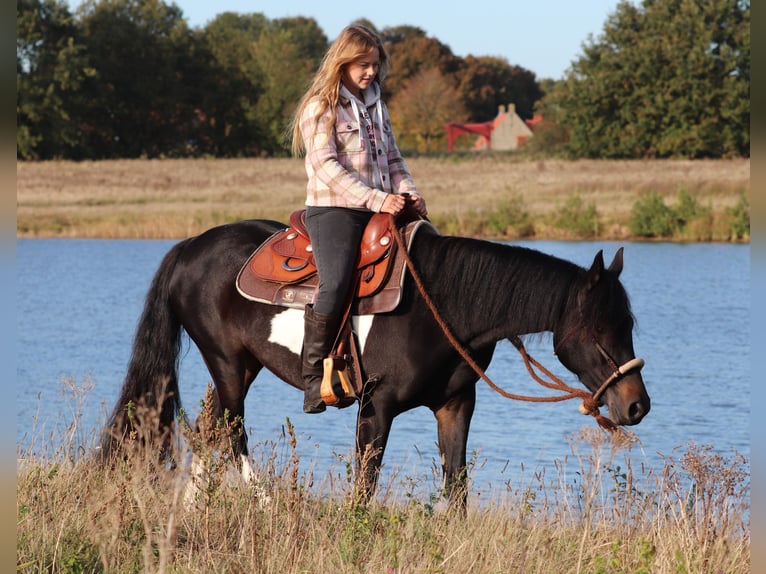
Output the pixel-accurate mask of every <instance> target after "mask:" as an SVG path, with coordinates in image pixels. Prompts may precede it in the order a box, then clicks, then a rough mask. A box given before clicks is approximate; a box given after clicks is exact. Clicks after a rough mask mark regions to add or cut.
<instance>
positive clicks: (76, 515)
mask: <svg viewBox="0 0 766 574" xmlns="http://www.w3.org/2000/svg"><path fill="white" fill-rule="evenodd" d="M208 401H209V397H208ZM136 412H137V413H138V415H137V417H138V418H137V425H136V427H135V429H136V432H135V434H134V436H133V437H132V439H129V440H134V441H136V444H139V443H140V439H141V437H142V431H141V429H142V428H148V427H149V426H151V423H152V422H153V418H154V416H155V413H151V412H149V411H141V409H138V410H137V411H136ZM75 416H76V415H75ZM74 423H75V421H73V424H74ZM180 428H181V431H180V432H181V439H182V440H181V442H180V444H181V445H182V446H181V448H180V455H179V456H178V458H177V466H176V468H174V469H172V470H170V469H168V468H167V466H166V465H165V464H163V463H161V462H160V461H159V460H158V458H157V456H156V453H147V452H144V451H142V450H141V449H136V450H134V451H132V452H134V455H133V456H132V457H130V458H129V459H126V460H121V461H118V462H117V463H116V464H114V465H113V466H111V467H108V466H102V465H99V464H96V462H95V461H94V460H93V458H92V457H91V456H90V454H83V451H82V450H81V448H80V447H81V444H82V443H81V441H80V440H75V438H74V435H71V436H69V438H68V439H67V440H66V441H65V443H64V444H62V445H61V446H60V447H58V448H57V449H56V450H55V452H52V453H48V454H46V455H44V456H40V455H39V453H40V452H41V451H40V450H38V451H37V452H38V454H37V455H35V456H33V455H32V454H31V453H27V452H20V458H19V464H18V478H17V571H18V572H116V573H122V572H138V571H141V572H278V573H292V572H296V573H297V572H313V573H319V574H321V573H323V572H328V573H329V572H332V573H337V572H445V573H447V572H461V573H463V572H519V573H537V572H539V573H549V572H554V571H555V572H560V573H570V572H571V573H579V572H596V573H604V574H607V573H609V574H611V573H614V574H617V573H623V572H633V573H642V572H646V573H648V572H653V573H682V572H685V573H692V572H694V573H711V574H717V573H719V572H726V573H731V574H738V573H746V572H750V513H749V512H750V511H749V485H750V480H749V470H748V462H747V461H746V460H745V459H744V458H743V457H742V456H740V455H738V454H736V453H733V454H731V455H722V454H719V453H716V452H715V451H714V449H713V447H711V446H697V445H693V444H690V445H686V447H685V448H684V449H680V448H679V450H678V452H674V453H671V454H670V455H669V456H667V457H666V458H665V460H664V464H663V467H662V468H643V467H642V468H640V469H636V468H633V467H632V466H631V465H630V464H629V463H626V462H622V461H621V460H620V459H621V453H622V452H624V451H623V450H621V449H624V448H629V443H630V441H628V442H623V443H617V442H615V441H613V440H612V439H611V438H610V435H608V434H606V433H605V432H604V431H601V430H598V429H594V428H589V429H588V430H583V431H581V432H580V433H577V434H575V435H573V436H571V437H569V441H570V448H571V455H569V456H568V457H566V458H565V459H564V460H559V461H556V464H555V470H556V472H555V473H553V476H550V477H549V476H546V474H545V473H544V472H543V473H535V474H534V476H533V477H531V478H530V479H527V480H524V481H523V482H522V483H520V484H516V485H506V491H505V493H504V494H503V495H502V496H500V497H499V498H497V499H496V500H493V501H485V502H484V503H483V504H478V503H476V496H474V497H473V498H472V501H473V504H471V505H470V506H469V510H468V512H467V513H466V514H465V515H463V514H461V513H460V512H454V511H452V510H450V509H449V508H447V507H446V506H445V505H444V503H443V501H441V499H440V496H439V491H438V488H434V490H433V492H432V493H431V494H430V495H427V496H420V497H418V496H414V495H413V494H412V492H410V491H409V490H408V486H407V485H408V484H410V483H411V481H409V480H408V478H407V477H397V478H395V479H392V480H397V481H400V483H399V484H398V485H389V486H388V487H387V488H383V489H382V490H381V493H380V494H379V496H378V497H376V498H375V499H374V500H373V501H372V502H370V503H368V504H362V503H360V502H359V500H357V499H356V498H355V497H354V490H353V474H352V473H351V472H350V470H351V467H350V465H349V464H348V463H347V462H344V461H347V460H348V459H346V458H344V459H343V460H340V459H339V464H340V465H341V469H340V470H339V471H337V470H336V471H332V472H331V473H329V474H328V476H326V477H321V476H314V475H313V473H312V472H305V471H301V470H300V460H299V457H298V455H297V452H298V449H297V440H298V439H297V437H296V433H295V432H294V429H293V427H292V425H291V424H290V421H289V420H287V421H286V425H285V429H286V430H285V434H284V436H282V437H280V438H279V439H278V440H276V441H274V442H273V443H271V448H270V449H266V450H265V451H264V452H265V453H266V456H265V457H263V460H252V461H251V462H252V464H253V466H254V468H255V471H256V475H255V478H254V479H252V480H250V481H248V482H245V481H243V480H242V479H241V478H240V475H239V474H238V473H237V472H235V471H234V467H233V463H232V460H231V457H230V453H229V451H228V450H227V448H226V445H227V441H228V440H229V439H230V437H231V433H233V432H241V428H238V427H237V426H234V427H228V428H227V427H226V426H225V425H222V424H221V423H220V422H219V421H216V420H214V419H213V418H212V417H210V415H209V410H208V409H206V408H204V405H203V409H202V411H201V415H200V424H199V429H200V431H199V433H197V432H192V431H191V430H190V426H189V425H185V424H182V425H180ZM92 442H94V443H95V442H96V441H92ZM192 454H193V456H192ZM626 460H627V459H626ZM192 462H193V464H192ZM572 476H576V477H577V478H576V480H572V478H571V477H572Z"/></svg>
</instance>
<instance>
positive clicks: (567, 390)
mask: <svg viewBox="0 0 766 574" xmlns="http://www.w3.org/2000/svg"><path fill="white" fill-rule="evenodd" d="M390 219H391V221H390V223H391V226H392V229H397V227H396V224H395V221H394V217H393V216H391V217H390ZM393 235H394V237H395V238H396V242H397V244H398V247H399V249H400V250H401V252H402V254H403V256H404V260H405V263H406V264H407V269H408V270H409V271H410V273H411V274H412V278H413V280H414V281H415V285H416V286H417V288H418V291H420V294H421V296H422V297H423V300H424V301H425V302H426V305H427V306H428V308H429V309H430V310H431V313H432V314H433V316H434V319H436V322H437V323H438V324H439V327H441V329H442V331H443V332H444V335H445V336H446V337H447V340H448V341H449V342H450V344H451V345H452V346H453V347H454V349H455V350H456V351H457V352H458V353H459V354H460V356H461V357H462V358H463V360H464V361H465V362H466V363H468V365H469V366H470V367H471V368H472V369H473V370H474V372H475V373H476V374H477V375H479V377H480V378H481V379H482V380H483V381H484V382H485V383H487V385H489V387H490V388H491V389H492V390H494V391H495V392H497V393H498V394H500V395H502V396H503V397H505V398H508V399H513V400H517V401H528V402H538V403H542V402H560V401H566V400H569V399H573V398H580V399H582V403H581V404H580V406H579V410H580V412H581V413H582V414H585V415H591V416H593V417H594V418H595V419H596V421H597V422H598V424H599V425H600V426H601V427H603V428H605V429H606V430H609V431H616V430H617V429H618V428H619V427H618V426H617V425H616V424H615V423H614V422H612V421H611V420H610V419H609V418H607V417H605V416H603V415H601V414H600V412H599V406H600V404H601V397H602V395H603V394H604V392H605V391H606V390H607V389H608V388H609V387H610V386H611V385H613V384H614V383H616V382H617V381H619V380H620V379H621V378H622V377H624V376H625V375H627V374H628V373H630V372H632V371H640V370H641V368H643V366H644V360H643V359H641V358H638V357H635V358H633V359H630V360H629V361H627V362H626V363H624V364H622V365H618V364H617V362H616V361H615V360H614V359H613V358H612V356H611V355H610V354H609V353H608V352H607V350H606V349H604V347H603V346H602V345H601V343H599V342H598V340H597V339H596V337H595V335H591V340H592V341H593V343H594V345H595V346H596V349H597V350H598V352H599V353H600V354H601V355H602V356H603V357H604V359H606V362H607V364H608V365H609V367H610V369H611V370H612V373H611V374H610V375H609V376H608V377H607V378H606V379H605V380H604V382H603V383H602V384H601V386H600V387H599V388H598V389H597V390H596V391H595V392H593V393H589V392H588V391H584V390H582V389H578V388H574V387H570V386H569V385H567V384H566V383H565V382H564V381H562V380H561V379H560V378H558V377H557V376H556V375H554V374H553V373H551V372H550V371H549V370H548V369H546V368H545V367H544V366H543V365H542V364H540V363H539V362H538V361H537V360H536V359H534V358H533V357H532V356H531V355H529V353H527V350H526V348H525V347H524V343H523V342H522V341H521V338H520V337H518V336H514V337H512V338H511V339H510V341H511V343H512V344H513V346H514V347H516V349H517V350H518V351H519V353H520V354H521V357H522V359H523V360H524V364H525V365H526V367H527V371H528V372H529V374H530V375H531V377H532V378H533V379H534V380H535V381H537V382H538V383H539V384H541V385H542V386H544V387H546V388H549V389H552V390H556V391H560V392H562V393H563V394H560V395H555V396H548V397H531V396H526V395H517V394H514V393H509V392H507V391H505V390H503V389H502V388H500V387H499V386H497V385H496V384H495V383H494V382H493V381H492V380H491V379H490V378H489V376H487V373H486V372H484V369H482V368H481V367H480V366H479V365H478V364H477V363H476V361H475V360H474V359H473V357H471V355H470V354H469V353H468V351H467V350H466V349H465V347H463V345H462V344H461V343H460V342H459V341H458V340H457V338H455V336H454V335H453V334H452V330H451V329H450V328H449V326H448V325H447V323H446V322H445V321H444V319H443V318H442V316H441V314H440V313H439V311H438V309H437V308H436V306H435V305H434V302H433V300H432V299H431V297H430V295H429V294H428V291H426V288H425V286H424V285H423V281H422V280H421V279H420V274H419V273H418V271H417V269H415V265H414V264H413V262H412V259H411V258H410V256H409V253H408V252H407V247H406V246H405V244H404V239H403V238H402V237H401V234H400V233H398V232H397V233H394V234H393ZM570 334H571V333H570ZM568 336H569V334H567V335H565V336H564V338H562V340H561V341H559V343H558V345H557V347H559V346H560V345H561V342H562V341H563V340H564V339H566V338H567V337H568ZM554 354H556V351H555V349H554ZM535 369H538V370H540V371H541V372H542V373H543V374H544V375H545V376H546V377H548V379H549V380H547V381H546V380H545V379H543V378H542V377H540V375H538V374H537V372H536V371H535Z"/></svg>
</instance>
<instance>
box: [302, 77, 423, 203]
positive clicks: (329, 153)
mask: <svg viewBox="0 0 766 574" xmlns="http://www.w3.org/2000/svg"><path fill="white" fill-rule="evenodd" d="M344 92H345V94H348V92H347V91H345V89H343V88H342V89H341V97H340V99H339V102H338V105H337V107H336V120H335V124H334V125H333V126H330V127H329V130H328V123H329V122H328V120H329V117H330V110H329V109H328V110H325V113H324V114H322V116H321V117H319V118H315V116H316V113H317V108H318V105H319V102H318V100H314V101H311V102H309V104H308V105H307V106H306V108H305V109H304V111H303V114H302V115H301V118H300V128H301V133H302V135H303V141H304V143H305V146H306V158H305V164H306V173H307V174H308V185H307V187H306V192H307V193H306V205H312V206H322V207H352V208H366V209H370V210H372V211H374V212H379V211H380V209H381V207H382V206H383V201H384V200H385V198H386V194H388V193H417V189H416V188H415V183H414V181H413V179H412V175H411V174H410V172H409V169H408V168H407V164H406V163H405V161H404V159H403V158H402V155H401V152H400V151H399V148H398V146H397V145H396V140H395V139H394V134H393V130H392V129H391V119H390V117H389V115H388V110H387V109H386V107H385V105H382V116H383V126H382V132H381V126H380V121H379V118H378V117H377V116H378V114H376V113H375V109H376V104H377V99H378V98H379V97H380V96H379V88H378V86H377V84H373V85H372V86H370V87H369V88H367V92H366V93H365V96H367V95H368V94H369V95H370V96H377V97H373V98H365V99H367V100H369V99H373V102H372V104H371V105H369V106H367V111H368V113H369V114H370V119H371V121H372V123H373V126H374V135H375V144H376V145H375V149H374V150H370V149H369V148H370V140H369V139H368V137H367V135H366V133H365V130H364V129H363V128H362V126H363V122H364V120H363V119H362V118H355V117H354V111H353V110H354V108H353V106H352V104H351V100H350V99H349V96H350V94H348V95H345V94H344ZM357 102H358V108H359V109H363V106H364V104H362V103H361V102H359V101H358V100H357ZM317 119H318V122H317V121H316V120H317ZM360 129H361V130H362V131H361V132H360ZM373 154H375V155H373ZM375 156H377V157H378V161H377V164H378V166H379V169H380V181H381V184H382V187H383V189H376V188H375V187H374V181H375V172H374V170H375V159H374V157H375Z"/></svg>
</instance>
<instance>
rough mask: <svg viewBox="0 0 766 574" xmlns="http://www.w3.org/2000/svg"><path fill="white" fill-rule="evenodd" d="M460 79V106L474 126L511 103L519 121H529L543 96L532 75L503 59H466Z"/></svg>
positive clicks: (488, 57) (472, 57) (469, 57)
mask: <svg viewBox="0 0 766 574" xmlns="http://www.w3.org/2000/svg"><path fill="white" fill-rule="evenodd" d="M459 78H460V87H459V89H460V94H461V96H462V99H463V103H464V104H465V106H466V108H467V109H468V111H469V114H470V120H471V121H475V122H482V121H488V120H491V119H492V118H494V117H495V116H496V115H497V109H498V107H499V106H501V105H502V106H505V105H506V104H510V103H513V104H514V105H515V107H516V113H517V114H518V115H519V116H520V117H521V118H522V119H529V118H531V117H532V115H533V112H534V105H535V102H537V100H539V99H540V98H541V97H542V95H543V93H542V91H541V90H540V86H539V85H538V83H537V80H536V79H535V74H534V73H533V72H530V71H529V70H525V69H524V68H522V67H520V66H512V65H510V64H509V63H508V61H507V60H506V59H505V58H496V57H491V56H485V57H480V58H477V57H474V56H468V57H466V58H465V60H464V62H463V65H462V67H461V70H460V72H459Z"/></svg>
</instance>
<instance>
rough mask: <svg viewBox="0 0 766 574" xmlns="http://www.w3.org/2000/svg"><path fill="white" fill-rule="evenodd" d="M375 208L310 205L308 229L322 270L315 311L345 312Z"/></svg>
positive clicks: (319, 267) (315, 258)
mask: <svg viewBox="0 0 766 574" xmlns="http://www.w3.org/2000/svg"><path fill="white" fill-rule="evenodd" d="M372 215H373V212H372V211H368V210H361V209H349V208H346V207H312V206H308V207H307V208H306V229H308V232H309V238H310V239H311V247H312V249H313V253H314V262H315V263H316V267H317V272H318V273H319V291H318V292H317V295H316V297H315V298H314V312H316V313H332V314H338V313H341V312H342V311H343V309H344V305H345V303H346V302H347V298H348V296H349V290H350V289H351V282H352V280H353V278H354V267H355V266H356V256H357V253H358V252H359V243H360V242H361V241H362V233H363V232H364V228H365V227H366V225H367V222H368V221H369V220H370V218H371V217H372Z"/></svg>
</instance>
